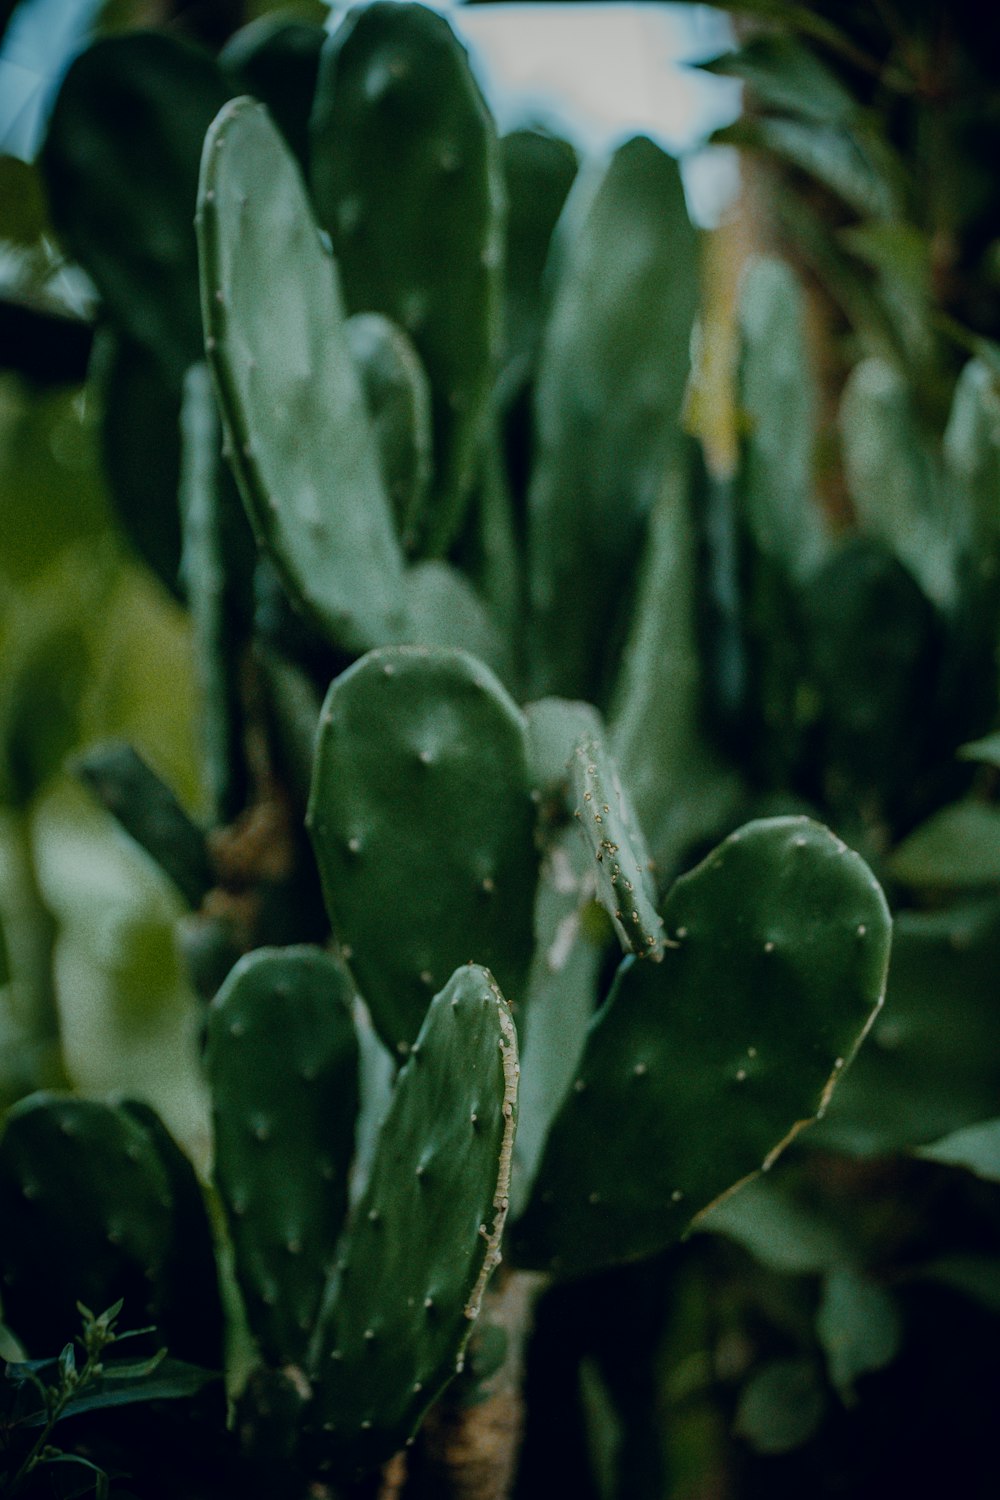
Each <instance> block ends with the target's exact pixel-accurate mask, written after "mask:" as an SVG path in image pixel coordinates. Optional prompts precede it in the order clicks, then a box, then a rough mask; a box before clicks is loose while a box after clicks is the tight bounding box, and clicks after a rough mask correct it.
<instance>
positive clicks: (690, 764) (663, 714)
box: [608, 454, 740, 890]
mask: <svg viewBox="0 0 1000 1500" xmlns="http://www.w3.org/2000/svg"><path fill="white" fill-rule="evenodd" d="M690 462H691V455H690V454H686V455H685V456H684V461H682V462H679V463H678V464H677V465H676V466H675V467H672V468H671V470H670V472H669V474H668V476H667V480H666V483H665V484H664V487H663V493H662V494H661V495H660V498H659V500H658V501H657V503H656V508H655V509H654V511H653V514H652V515H651V517H650V521H649V530H648V533H647V543H646V555H645V557H644V559H643V566H642V572H641V574H640V577H639V587H638V592H637V594H636V601H635V608H634V611H633V615H632V626H631V629H630V632H629V636H628V639H627V641H626V644H625V648H624V651H623V653H622V659H621V666H620V668H619V671H618V679H617V682H616V684H615V693H614V698H613V701H612V705H611V711H610V717H609V725H608V743H609V745H610V747H611V750H612V753H613V754H614V757H615V760H616V761H617V762H618V765H619V766H620V767H621V773H622V778H623V780H624V782H625V784H626V786H627V787H628V789H629V793H630V795H631V797H632V800H633V802H634V805H635V809H636V814H637V816H638V820H639V824H640V826H641V827H642V829H643V832H644V833H645V835H646V837H647V839H648V841H649V850H650V853H651V855H652V857H653V859H654V861H655V863H656V867H657V871H658V878H659V883H660V889H661V890H662V889H663V887H664V885H665V884H666V881H667V879H669V877H670V876H671V875H672V874H673V873H674V872H675V871H676V869H677V866H678V861H679V859H680V858H681V856H682V855H683V854H684V852H685V851H686V850H687V849H689V848H691V847H692V846H693V845H696V844H698V843H701V844H702V846H703V847H704V843H705V842H706V841H707V840H708V839H710V838H711V837H712V836H713V835H717V834H719V833H721V832H723V831H724V830H725V828H726V827H727V826H730V823H731V814H732V809H733V808H734V806H735V805H736V804H737V803H738V801H739V791H740V785H739V777H738V775H737V773H736V771H735V770H731V769H730V768H729V767H728V766H726V765H725V764H724V763H723V762H722V761H721V759H720V757H719V755H718V753H717V752H716V750H715V749H714V747H713V746H712V744H711V742H710V741H709V739H708V736H707V735H706V733H705V732H704V728H703V724H702V719H703V698H704V696H705V682H704V677H703V672H704V667H703V653H702V652H701V651H700V649H699V646H700V642H699V638H698V635H699V632H698V618H697V610H698V606H699V603H700V599H699V592H700V590H699V579H698V538H697V536H696V534H695V528H694V524H693V514H692V512H693V509H694V505H695V503H696V499H697V498H698V497H697V496H696V495H693V494H692V493H691V490H692V487H693V483H692V482H693V475H692V473H691V472H690ZM706 675H707V674H706Z"/></svg>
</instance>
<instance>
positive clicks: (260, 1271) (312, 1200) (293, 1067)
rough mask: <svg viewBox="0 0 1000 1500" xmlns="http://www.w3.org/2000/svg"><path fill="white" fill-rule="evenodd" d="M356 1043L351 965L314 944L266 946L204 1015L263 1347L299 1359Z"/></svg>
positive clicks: (251, 1309) (347, 1112) (327, 1247)
mask: <svg viewBox="0 0 1000 1500" xmlns="http://www.w3.org/2000/svg"><path fill="white" fill-rule="evenodd" d="M357 1052H358V1048H357V1041H356V1039H355V1034H354V1027H353V1024H352V1022H351V1016H350V988H349V985H348V982H347V978H346V976H345V974H344V972H343V970H342V969H340V968H339V967H338V966H337V965H336V964H335V963H334V962H333V960H332V959H329V958H327V957H326V955H325V954H323V953H321V952H320V951H319V950H316V949H308V948H282V949H261V948H259V949H257V950H256V951H255V952H254V953H252V954H248V955H247V957H246V958H244V959H242V960H241V961H240V962H239V963H238V964H237V965H236V967H235V968H234V969H233V970H232V972H231V973H230V974H229V976H228V978H227V979H226V982H225V983H224V984H223V986H222V988H221V989H220V991H219V993H218V995H217V996H216V997H215V1000H214V1001H213V1002H212V1006H211V1009H210V1011H209V1016H208V1035H207V1046H206V1053H205V1070H206V1073H207V1076H208V1081H209V1086H210V1088H211V1091H212V1108H213V1121H214V1125H215V1181H216V1184H217V1186H218V1189H219V1193H220V1196H221V1198H222V1201H223V1206H224V1208H225V1211H226V1218H227V1222H228V1224H229V1232H230V1236H231V1238H232V1242H233V1253H234V1257H235V1265H236V1274H237V1277H238V1278H239V1282H240V1285H241V1287H242V1288H243V1292H244V1297H245V1300H246V1306H247V1317H248V1319H249V1322H250V1327H251V1330H252V1331H253V1333H254V1335H255V1336H256V1338H257V1341H258V1343H259V1345H260V1348H261V1352H262V1353H263V1355H264V1357H265V1358H266V1359H267V1360H268V1361H269V1362H270V1363H272V1364H274V1365H275V1366H279V1365H283V1364H296V1363H302V1362H303V1360H304V1356H305V1351H306V1349H307V1347H308V1344H309V1339H310V1335H311V1333H312V1330H313V1327H314V1325H315V1322H316V1315H317V1312H318V1310H319V1300H320V1296H321V1293H322V1289H323V1284H324V1281H325V1279H326V1275H327V1273H328V1272H329V1269H330V1267H331V1265H332V1263H333V1258H334V1251H335V1248H336V1243H337V1238H338V1236H339V1234H340V1231H341V1229H342V1227H343V1223H344V1220H345V1218H346V1216H347V1174H348V1169H349V1167H350V1164H351V1160H352V1158H353V1156H354V1121H355V1116H356V1114H357V1109H358V1056H357Z"/></svg>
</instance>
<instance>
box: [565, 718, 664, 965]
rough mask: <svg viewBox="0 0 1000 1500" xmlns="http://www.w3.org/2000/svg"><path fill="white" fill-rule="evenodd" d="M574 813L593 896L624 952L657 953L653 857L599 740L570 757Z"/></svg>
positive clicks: (659, 929) (659, 922)
mask: <svg viewBox="0 0 1000 1500" xmlns="http://www.w3.org/2000/svg"><path fill="white" fill-rule="evenodd" d="M570 774H571V777H572V782H573V790H574V792H575V793H576V810H575V816H576V818H577V820H578V821H579V824H580V828H581V831H582V833H583V837H584V839H585V841H586V843H587V846H588V847H589V849H590V851H591V853H592V854H593V856H594V858H595V860H596V861H597V898H598V900H599V901H600V903H601V905H602V906H603V907H604V909H605V910H606V911H607V913H608V915H609V916H610V918H611V920H612V922H613V923H614V928H615V932H616V933H617V934H618V938H619V941H620V942H621V945H622V947H623V948H624V949H625V951H626V952H627V953H635V954H636V955H637V956H638V957H639V958H651V959H660V958H662V957H663V918H662V917H661V916H660V914H659V912H658V911H657V910H656V885H655V883H654V881H653V861H652V860H651V859H650V857H649V850H648V849H647V848H646V841H645V839H644V838H643V836H642V829H641V828H640V827H639V820H638V818H637V817H636V814H635V809H634V808H633V807H632V804H631V801H630V799H629V797H628V794H627V793H626V791H625V788H624V787H623V786H622V783H621V778H620V777H619V775H618V770H617V767H616V766H615V764H614V762H613V761H612V759H611V757H610V755H609V754H608V751H607V748H606V747H605V745H604V742H603V740H601V739H597V738H588V739H586V740H584V741H583V742H582V743H581V744H579V745H577V747H576V749H575V751H574V752H573V759H572V761H571V763H570Z"/></svg>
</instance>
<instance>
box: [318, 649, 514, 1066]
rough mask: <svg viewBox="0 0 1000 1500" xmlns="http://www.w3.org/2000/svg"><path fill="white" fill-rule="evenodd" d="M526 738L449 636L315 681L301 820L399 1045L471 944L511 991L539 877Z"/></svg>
mask: <svg viewBox="0 0 1000 1500" xmlns="http://www.w3.org/2000/svg"><path fill="white" fill-rule="evenodd" d="M525 738H526V736H525V725H524V718H523V716H522V714H521V713H520V710H519V709H518V708H517V706H516V704H515V703H514V702H513V701H512V700H511V699H510V698H509V697H508V695H507V694H506V692H505V691H504V690H503V688H502V687H501V686H500V684H499V682H497V680H496V678H495V677H494V676H493V675H492V674H491V673H490V672H489V671H487V669H486V668H485V667H484V666H483V665H482V664H481V663H480V662H478V661H476V659H475V658H474V657H471V656H468V655H467V654H466V653H465V652H463V651H448V650H430V649H428V648H421V647H405V646H401V647H395V648H393V647H387V648H385V649H384V650H381V651H372V652H370V653H369V654H368V655H367V656H365V657H363V658H362V660H361V661H359V662H357V663H356V664H355V665H354V666H353V667H351V668H350V669H349V670H348V671H346V672H345V673H343V675H342V676H341V677H338V678H337V680H336V681H335V682H334V683H333V686H332V687H331V688H330V691H329V693H328V694H327V699H326V703H325V704H324V707H323V712H322V715H321V718H320V729H319V737H318V740H317V751H316V764H315V770H314V775H313V786H312V793H311V796H310V802H309V817H308V821H309V828H310V832H311V834H312V841H313V846H314V848H315V850H316V857H317V860H318V862H319V868H320V874H321V876H322V880H323V890H324V894H325V896H326V903H327V909H328V911H329V913H330V920H331V923H332V925H333V929H334V932H335V933H336V935H337V937H338V938H339V940H340V942H341V943H342V944H343V945H344V949H345V957H346V958H347V961H348V963H349V964H350V967H351V970H352V972H353V974H354V976H355V978H356V979H357V982H358V986H359V988H360V990H361V993H362V995H363V996H364V998H365V1000H366V1001H367V1003H368V1006H369V1009H370V1010H371V1013H372V1019H373V1020H374V1022H375V1025H376V1027H377V1029H378V1031H379V1032H380V1034H381V1036H382V1037H383V1039H384V1040H385V1041H386V1043H387V1044H388V1045H389V1046H390V1047H391V1048H393V1049H395V1050H396V1051H398V1052H405V1050H406V1048H407V1046H408V1044H409V1043H410V1042H412V1041H413V1039H414V1037H415V1036H416V1034H417V1032H418V1031H419V1030H420V1026H421V1023H422V1021H423V1018H424V1015H425V1013H426V1010H427V1006H428V1003H429V1001H430V998H431V996H432V995H433V994H435V992H436V991H437V990H438V989H440V987H441V986H442V985H443V984H444V983H445V981H446V980H447V978H448V976H449V974H452V973H453V972H454V970H455V969H456V968H458V967H459V965H461V964H463V963H466V962H468V961H469V960H470V959H473V958H475V959H476V960H477V961H479V960H480V959H481V960H482V961H483V962H484V963H485V964H487V965H488V967H489V968H490V969H491V970H492V972H493V973H494V974H495V975H496V978H497V982H498V983H499V984H500V985H501V987H502V988H503V991H504V993H505V994H506V995H507V996H509V997H510V999H511V1001H512V1003H515V1004H516V1002H517V1000H518V999H519V998H520V997H521V996H522V993H523V989H524V984H525V979H526V976H527V971H528V965H529V963H530V959H531V950H532V946H533V938H532V912H533V906H534V898H535V886H536V883H537V878H538V855H537V852H536V850H535V845H534V804H533V802H532V800H531V794H530V791H529V780H528V771H527V764H526V748H525Z"/></svg>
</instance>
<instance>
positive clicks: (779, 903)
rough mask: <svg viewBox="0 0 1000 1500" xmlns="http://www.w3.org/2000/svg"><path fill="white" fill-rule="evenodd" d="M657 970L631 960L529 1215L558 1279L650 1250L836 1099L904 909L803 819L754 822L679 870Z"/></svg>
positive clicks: (570, 1100)
mask: <svg viewBox="0 0 1000 1500" xmlns="http://www.w3.org/2000/svg"><path fill="white" fill-rule="evenodd" d="M663 916H664V922H665V925H666V932H667V948H666V952H665V953H664V957H663V962H662V963H660V964H643V963H639V962H637V961H636V960H635V959H632V958H626V959H625V960H624V961H623V963H622V965H621V967H620V968H619V971H618V975H617V978H616V980H615V982H614V984H613V986H612V989H611V992H610V994H609V996H608V999H607V1001H606V1002H605V1004H604V1006H603V1008H602V1009H601V1011H600V1012H599V1013H598V1015H597V1016H596V1017H595V1019H594V1021H593V1024H592V1026H591V1031H590V1037H589V1039H588V1043H587V1047H586V1051H585V1052H584V1056H583V1059H582V1062H581V1064H580V1066H579V1069H578V1070H577V1077H576V1080H575V1081H574V1083H573V1086H572V1088H571V1090H570V1092H569V1094H568V1095H567V1098H566V1102H565V1104H564V1106H563V1109H562V1111H561V1113H560V1114H559V1116H558V1117H557V1119H556V1122H555V1124H554V1126H553V1128H552V1132H551V1134H550V1136H549V1139H548V1142H547V1144H546V1148H545V1153H544V1156H543V1159H542V1164H541V1167H540V1169H539V1173H538V1177H537V1179H536V1182H535V1187H534V1192H533V1194H532V1198H531V1201H530V1203H529V1205H528V1208H527V1210H526V1211H525V1214H524V1216H523V1217H522V1219H521V1220H520V1221H519V1223H518V1224H517V1225H516V1226H515V1235H514V1253H515V1255H516V1256H517V1259H518V1261H519V1263H521V1264H523V1265H526V1266H535V1267H540V1268H544V1269H546V1270H552V1271H556V1272H558V1273H560V1274H575V1273H579V1272H585V1271H590V1270H594V1269H596V1268H598V1267H600V1266H603V1265H607V1264H608V1263H611V1262H616V1261H623V1260H628V1259H631V1258H635V1257H639V1256H642V1255H648V1254H651V1253H652V1252H654V1251H656V1250H659V1249H661V1248H662V1247H664V1246H666V1245H668V1244H670V1243H671V1242H672V1241H674V1240H676V1239H678V1238H680V1237H681V1235H683V1234H684V1233H685V1231H686V1230H687V1229H688V1227H689V1226H690V1224H691V1221H692V1219H693V1217H694V1216H695V1215H697V1214H698V1213H700V1212H701V1211H702V1210H703V1209H705V1208H707V1207H708V1206H709V1204H711V1203H713V1202H715V1201H716V1200H717V1199H718V1198H719V1197H720V1196H721V1195H723V1194H724V1193H726V1192H727V1191H729V1190H731V1189H732V1188H733V1187H735V1186H737V1185H738V1184H739V1183H740V1182H741V1181H742V1180H744V1179H745V1178H747V1177H749V1176H752V1175H753V1174H754V1173H756V1172H757V1171H759V1170H761V1169H762V1168H764V1169H766V1168H767V1167H768V1166H769V1165H770V1164H771V1162H772V1161H774V1159H775V1158H776V1156H777V1155H778V1153H779V1152H780V1151H781V1150H782V1148H783V1147H784V1146H785V1145H786V1144H787V1143H788V1141H789V1140H791V1138H792V1137H793V1136H794V1135H795V1134H796V1133H797V1132H798V1131H799V1130H800V1129H801V1128H802V1126H803V1125H804V1124H806V1123H808V1122H809V1121H810V1120H812V1119H813V1118H815V1117H817V1116H818V1115H821V1114H822V1113H823V1111H824V1110H825V1108H826V1105H827V1101H828V1099H829V1097H830V1095H831V1092H832V1089H833V1086H834V1084H835V1083H836V1080H837V1079H838V1078H839V1076H840V1074H841V1072H842V1071H843V1069H844V1067H845V1066H846V1064H847V1063H848V1062H849V1061H850V1059H851V1057H852V1055H853V1053H854V1052H855V1050H856V1048H857V1047H858V1044H859V1042H860V1041H861V1039H862V1037H863V1036H864V1034H865V1032H866V1031H867V1030H868V1027H869V1026H870V1025H871V1023H872V1020H873V1018H874V1016H875V1015H876V1013H877V1011H878V1008H879V1005H880V1004H881V1001H882V994H883V989H884V985H885V976H886V966H887V960H888V951H889V938H890V918H889V913H888V909H887V907H886V904H885V900H884V897H883V895H882V892H881V890H880V888H879V886H878V884H877V882H876V881H875V879H874V877H873V876H872V874H871V872H870V871H869V869H868V867H867V865H865V863H864V861H863V860H861V859H860V858H859V856H858V855H856V854H854V853H852V852H851V851H850V850H849V849H848V848H847V847H846V845H844V844H842V843H841V842H840V840H839V839H837V838H835V837H834V835H833V834H831V833H830V832H829V831H828V830H827V829H825V828H822V827H820V826H819V825H818V824H815V823H812V822H810V821H809V820H808V819H807V818H775V819H771V820H768V821H763V822H758V823H750V824H747V825H746V827H744V828H742V829H739V830H737V832H736V833H734V834H731V835H730V837H729V838H728V839H726V840H725V841H724V842H723V843H722V844H720V845H719V846H718V847H717V848H716V849H715V850H714V851H713V852H712V853H711V854H710V855H709V856H708V858H707V859H706V860H704V861H703V863H702V864H700V865H699V866H698V867H697V869H695V870H693V871H692V872H691V873H690V874H689V875H685V876H683V877H682V878H681V879H680V880H678V881H677V882H676V884H675V885H674V887H673V889H672V891H671V892H670V894H669V896H668V897H667V900H666V902H665V904H664V908H663Z"/></svg>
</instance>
